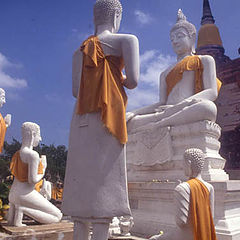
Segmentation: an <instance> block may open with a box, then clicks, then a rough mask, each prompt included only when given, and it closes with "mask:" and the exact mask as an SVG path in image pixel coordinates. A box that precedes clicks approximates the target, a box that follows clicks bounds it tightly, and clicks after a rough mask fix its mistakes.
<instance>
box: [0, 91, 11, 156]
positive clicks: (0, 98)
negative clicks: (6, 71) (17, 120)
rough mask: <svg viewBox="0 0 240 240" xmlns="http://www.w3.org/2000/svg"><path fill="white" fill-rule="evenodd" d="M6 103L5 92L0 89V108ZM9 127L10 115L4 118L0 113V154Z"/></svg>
mask: <svg viewBox="0 0 240 240" xmlns="http://www.w3.org/2000/svg"><path fill="white" fill-rule="evenodd" d="M5 103H6V98H5V91H4V90H3V89H2V88H0V108H1V107H2V106H3V105H4V104H5ZM10 125H11V114H7V115H6V116H5V117H4V118H3V117H2V115H1V113H0V153H1V152H2V150H3V144H4V139H5V134H6V130H7V128H8V127H9V126H10Z"/></svg>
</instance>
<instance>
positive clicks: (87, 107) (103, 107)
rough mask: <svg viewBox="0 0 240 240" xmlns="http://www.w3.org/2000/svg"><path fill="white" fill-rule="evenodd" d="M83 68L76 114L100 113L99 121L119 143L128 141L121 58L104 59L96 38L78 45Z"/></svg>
mask: <svg viewBox="0 0 240 240" xmlns="http://www.w3.org/2000/svg"><path fill="white" fill-rule="evenodd" d="M81 51H82V52H83V66H82V77H81V85H80V91H79V94H78V104H77V114H85V113H91V112H98V111H100V112H101V119H102V122H103V123H104V125H105V127H106V128H107V129H108V130H109V132H110V133H111V134H112V135H113V136H115V137H116V138H117V139H118V140H119V142H120V143H122V144H125V143H126V142H127V126H126V116H125V113H126V105H127V95H126V93H125V90H124V87H123V76H122V69H123V67H124V63H123V59H122V58H121V57H116V56H105V55H104V52H103V50H102V47H101V44H100V42H99V40H98V38H97V37H96V36H91V37H89V38H88V39H87V40H86V41H85V42H84V43H83V44H82V46H81Z"/></svg>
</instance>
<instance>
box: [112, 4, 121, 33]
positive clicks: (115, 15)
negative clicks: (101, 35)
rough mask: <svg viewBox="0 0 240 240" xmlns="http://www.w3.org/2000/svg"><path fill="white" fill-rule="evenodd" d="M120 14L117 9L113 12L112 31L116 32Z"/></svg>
mask: <svg viewBox="0 0 240 240" xmlns="http://www.w3.org/2000/svg"><path fill="white" fill-rule="evenodd" d="M120 15H121V13H120V12H119V10H118V9H116V10H115V11H114V16H113V28H114V30H117V22H118V19H119V17H120Z"/></svg>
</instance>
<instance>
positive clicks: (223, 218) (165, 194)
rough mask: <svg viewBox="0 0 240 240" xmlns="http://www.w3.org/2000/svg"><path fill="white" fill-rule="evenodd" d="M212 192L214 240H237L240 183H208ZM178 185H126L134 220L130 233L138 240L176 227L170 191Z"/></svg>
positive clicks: (147, 183)
mask: <svg viewBox="0 0 240 240" xmlns="http://www.w3.org/2000/svg"><path fill="white" fill-rule="evenodd" d="M210 183H211V184H212V185H213V187H214V189H215V218H214V223H215V227H216V233H217V239H218V240H238V239H240V224H239V223H240V201H239V199H240V181H239V180H231V181H223V182H210ZM177 185H178V182H168V183H163V182H162V183H160V182H135V183H133V182H130V183H129V199H130V205H131V210H132V214H133V219H134V227H133V228H132V230H131V232H132V233H133V234H137V235H140V236H142V237H146V238H149V236H152V235H156V234H159V232H160V231H163V232H165V233H168V232H170V231H171V230H173V229H175V228H176V225H175V219H174V216H175V212H174V209H175V208H174V189H175V187H176V186H177Z"/></svg>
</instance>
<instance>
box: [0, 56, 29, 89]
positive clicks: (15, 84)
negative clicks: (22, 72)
mask: <svg viewBox="0 0 240 240" xmlns="http://www.w3.org/2000/svg"><path fill="white" fill-rule="evenodd" d="M19 67H21V65H17V64H13V63H11V62H9V61H8V59H7V58H6V57H5V56H4V55H3V54H2V53H0V87H2V88H25V87H27V81H26V80H25V79H21V78H14V77H12V76H10V75H9V74H7V73H6V72H5V71H4V70H5V69H6V68H19Z"/></svg>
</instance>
